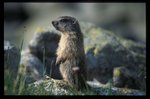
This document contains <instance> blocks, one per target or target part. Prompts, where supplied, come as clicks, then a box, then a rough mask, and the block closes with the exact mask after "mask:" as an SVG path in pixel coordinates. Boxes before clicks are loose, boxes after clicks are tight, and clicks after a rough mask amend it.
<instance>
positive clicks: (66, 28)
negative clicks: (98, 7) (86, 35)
mask: <svg viewBox="0 0 150 99" xmlns="http://www.w3.org/2000/svg"><path fill="white" fill-rule="evenodd" d="M52 24H53V26H54V27H55V28H56V29H57V30H58V31H60V32H62V33H65V32H67V33H69V32H80V26H79V23H78V21H77V20H76V19H75V18H73V17H71V16H60V17H58V18H57V19H56V20H53V21H52Z"/></svg>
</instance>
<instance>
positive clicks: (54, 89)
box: [28, 78, 73, 95]
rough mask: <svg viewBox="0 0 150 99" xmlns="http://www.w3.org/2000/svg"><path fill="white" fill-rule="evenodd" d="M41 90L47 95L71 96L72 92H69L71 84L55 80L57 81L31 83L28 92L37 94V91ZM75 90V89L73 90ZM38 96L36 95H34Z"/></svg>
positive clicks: (45, 80) (47, 80)
mask: <svg viewBox="0 0 150 99" xmlns="http://www.w3.org/2000/svg"><path fill="white" fill-rule="evenodd" d="M41 88H42V90H43V92H44V93H45V94H47V95H50V94H51V95H71V94H73V93H71V91H69V88H70V89H71V87H70V86H69V84H68V83H67V82H65V81H63V80H55V79H51V78H50V79H43V80H39V81H36V82H34V83H31V84H29V85H28V90H30V92H33V93H34V92H35V91H36V90H39V91H41ZM72 90H73V89H72ZM34 94H35V95H36V93H34Z"/></svg>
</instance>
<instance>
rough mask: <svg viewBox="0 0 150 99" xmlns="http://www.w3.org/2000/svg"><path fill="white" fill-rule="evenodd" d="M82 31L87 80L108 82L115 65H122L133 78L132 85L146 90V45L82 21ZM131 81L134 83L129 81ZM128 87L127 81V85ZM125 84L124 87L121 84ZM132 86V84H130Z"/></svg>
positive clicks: (125, 72)
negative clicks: (94, 79)
mask: <svg viewBox="0 0 150 99" xmlns="http://www.w3.org/2000/svg"><path fill="white" fill-rule="evenodd" d="M81 28H82V32H83V33H84V43H85V51H86V58H87V61H86V62H87V65H88V77H89V80H92V79H93V78H96V79H97V80H98V81H100V82H101V83H104V84H105V83H107V82H108V81H109V80H110V79H112V78H113V70H114V68H115V67H124V68H126V70H127V71H124V72H122V73H123V74H124V75H127V73H128V76H126V78H127V77H129V75H130V80H131V79H132V80H134V81H135V83H136V84H134V88H137V89H146V83H145V81H146V45H145V44H141V43H136V42H133V41H131V40H127V39H124V38H121V37H119V36H117V35H115V34H114V33H112V32H110V31H107V30H104V29H102V28H100V27H97V26H95V25H93V24H91V23H81ZM132 84H133V83H132ZM125 85H127V86H128V87H129V83H128V82H126V84H125ZM122 87H125V86H122ZM129 88H131V86H130V87H129Z"/></svg>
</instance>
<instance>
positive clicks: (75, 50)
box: [52, 16, 87, 90]
mask: <svg viewBox="0 0 150 99" xmlns="http://www.w3.org/2000/svg"><path fill="white" fill-rule="evenodd" d="M52 24H53V26H54V27H55V28H56V30H58V31H60V32H61V38H60V41H59V45H58V49H57V52H56V54H57V59H56V64H59V65H60V67H59V68H60V72H61V75H62V77H63V79H64V80H65V81H67V82H68V83H69V84H70V85H71V86H72V87H75V88H76V89H78V90H79V89H82V88H86V79H87V77H86V66H85V51H84V42H83V34H82V32H81V29H80V25H79V23H78V21H77V20H76V19H75V18H73V17H70V16H60V17H59V18H57V19H56V20H53V21H52Z"/></svg>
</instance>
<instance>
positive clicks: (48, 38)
mask: <svg viewBox="0 0 150 99" xmlns="http://www.w3.org/2000/svg"><path fill="white" fill-rule="evenodd" d="M59 38H60V36H59V35H58V34H57V32H53V31H41V32H37V33H36V34H35V35H34V37H33V39H32V40H31V41H30V43H29V46H28V47H27V48H26V49H24V50H23V51H22V53H21V61H20V64H21V66H25V67H26V71H25V72H26V76H27V78H30V80H27V81H28V82H30V81H37V80H40V79H41V78H42V77H43V76H44V75H49V76H50V77H52V78H55V79H61V75H60V73H59V66H55V59H56V55H55V53H56V48H57V46H58V41H59Z"/></svg>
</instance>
